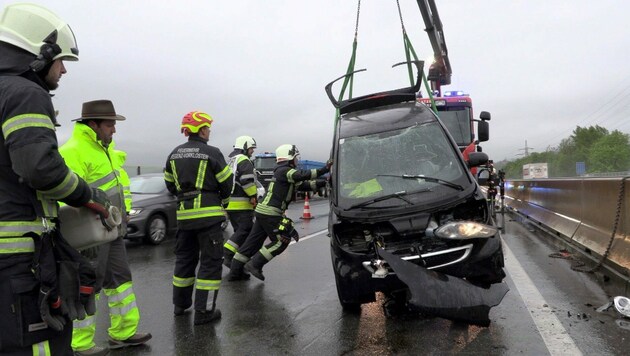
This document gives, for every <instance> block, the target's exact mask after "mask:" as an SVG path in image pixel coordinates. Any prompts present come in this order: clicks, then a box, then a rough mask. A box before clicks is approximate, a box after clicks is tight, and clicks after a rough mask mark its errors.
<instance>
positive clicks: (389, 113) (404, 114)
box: [339, 101, 437, 138]
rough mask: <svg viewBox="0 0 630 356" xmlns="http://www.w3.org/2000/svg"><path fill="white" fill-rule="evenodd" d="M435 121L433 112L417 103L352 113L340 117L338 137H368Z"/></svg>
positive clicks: (399, 104) (409, 102)
mask: <svg viewBox="0 0 630 356" xmlns="http://www.w3.org/2000/svg"><path fill="white" fill-rule="evenodd" d="M434 121H437V118H436V116H435V114H434V113H433V111H431V109H430V108H429V107H427V106H426V105H424V104H422V103H419V102H417V101H408V102H403V103H398V104H393V105H386V106H379V107H375V108H370V109H366V110H361V111H354V112H350V113H347V114H344V115H342V116H341V117H340V122H339V124H340V126H339V137H340V138H345V137H353V136H362V135H368V134H371V133H378V132H384V131H390V130H396V129H401V128H405V127H409V126H413V125H417V124H423V123H427V122H434Z"/></svg>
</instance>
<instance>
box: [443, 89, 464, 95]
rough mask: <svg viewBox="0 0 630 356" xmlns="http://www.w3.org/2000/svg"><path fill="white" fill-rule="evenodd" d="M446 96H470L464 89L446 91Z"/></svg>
mask: <svg viewBox="0 0 630 356" xmlns="http://www.w3.org/2000/svg"><path fill="white" fill-rule="evenodd" d="M444 96H468V94H467V93H464V92H463V91H462V90H449V91H445V92H444Z"/></svg>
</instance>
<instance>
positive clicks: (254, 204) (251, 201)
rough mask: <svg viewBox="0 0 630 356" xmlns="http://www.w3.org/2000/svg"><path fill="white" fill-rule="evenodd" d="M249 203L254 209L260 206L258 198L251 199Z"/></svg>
mask: <svg viewBox="0 0 630 356" xmlns="http://www.w3.org/2000/svg"><path fill="white" fill-rule="evenodd" d="M249 202H250V203H251V204H252V206H253V207H254V208H255V207H256V205H258V199H256V197H251V198H249Z"/></svg>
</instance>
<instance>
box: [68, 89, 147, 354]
mask: <svg viewBox="0 0 630 356" xmlns="http://www.w3.org/2000/svg"><path fill="white" fill-rule="evenodd" d="M122 120H125V117H124V116H121V115H117V114H116V110H115V109H114V105H113V104H112V102H111V101H109V100H94V101H88V102H85V103H83V106H82V110H81V117H80V118H78V119H74V120H73V121H76V123H75V124H74V129H73V131H72V136H71V137H70V139H69V140H68V142H66V143H65V144H63V145H62V146H61V147H60V148H59V152H60V153H61V155H62V156H63V158H64V159H65V161H66V164H68V167H70V169H72V171H74V172H75V173H76V174H77V175H79V176H80V177H81V178H83V179H85V181H86V182H88V184H89V185H90V186H91V187H93V188H99V189H102V190H103V191H105V193H106V194H107V197H108V198H109V200H110V202H111V204H112V205H114V206H116V207H117V208H118V209H120V212H121V214H122V223H121V224H120V226H119V227H118V237H117V238H116V240H114V241H112V242H109V243H107V244H104V245H101V246H99V247H98V258H97V266H98V267H97V276H98V277H99V280H98V281H99V283H101V284H102V286H103V289H104V291H105V295H106V296H107V305H108V306H109V318H110V321H111V324H110V325H111V326H110V328H109V330H108V334H109V339H108V344H109V348H111V349H117V348H122V347H127V346H135V345H141V344H144V343H146V342H147V341H149V339H151V334H150V333H139V332H137V330H138V323H139V322H140V312H139V310H138V306H137V305H136V295H135V294H134V291H133V282H132V278H131V270H130V268H129V262H128V261H127V251H126V249H125V241H124V236H125V234H126V232H127V217H128V215H127V214H128V213H127V212H128V211H130V210H131V194H130V193H129V176H128V175H127V173H126V172H125V171H124V169H123V164H124V161H125V158H126V154H125V153H124V152H123V151H119V150H116V149H115V143H114V141H113V136H114V133H115V132H116V122H118V121H122ZM73 325H74V330H73V332H72V348H73V349H74V350H75V354H76V355H101V354H103V353H104V352H106V351H107V349H106V348H103V347H101V346H97V345H96V344H95V343H94V334H95V333H96V316H95V315H94V316H91V317H88V318H86V319H84V320H75V321H74V323H73Z"/></svg>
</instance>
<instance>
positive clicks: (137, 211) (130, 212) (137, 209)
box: [129, 208, 142, 216]
mask: <svg viewBox="0 0 630 356" xmlns="http://www.w3.org/2000/svg"><path fill="white" fill-rule="evenodd" d="M140 212H142V208H133V209H131V210H129V216H135V215H138V214H140Z"/></svg>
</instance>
